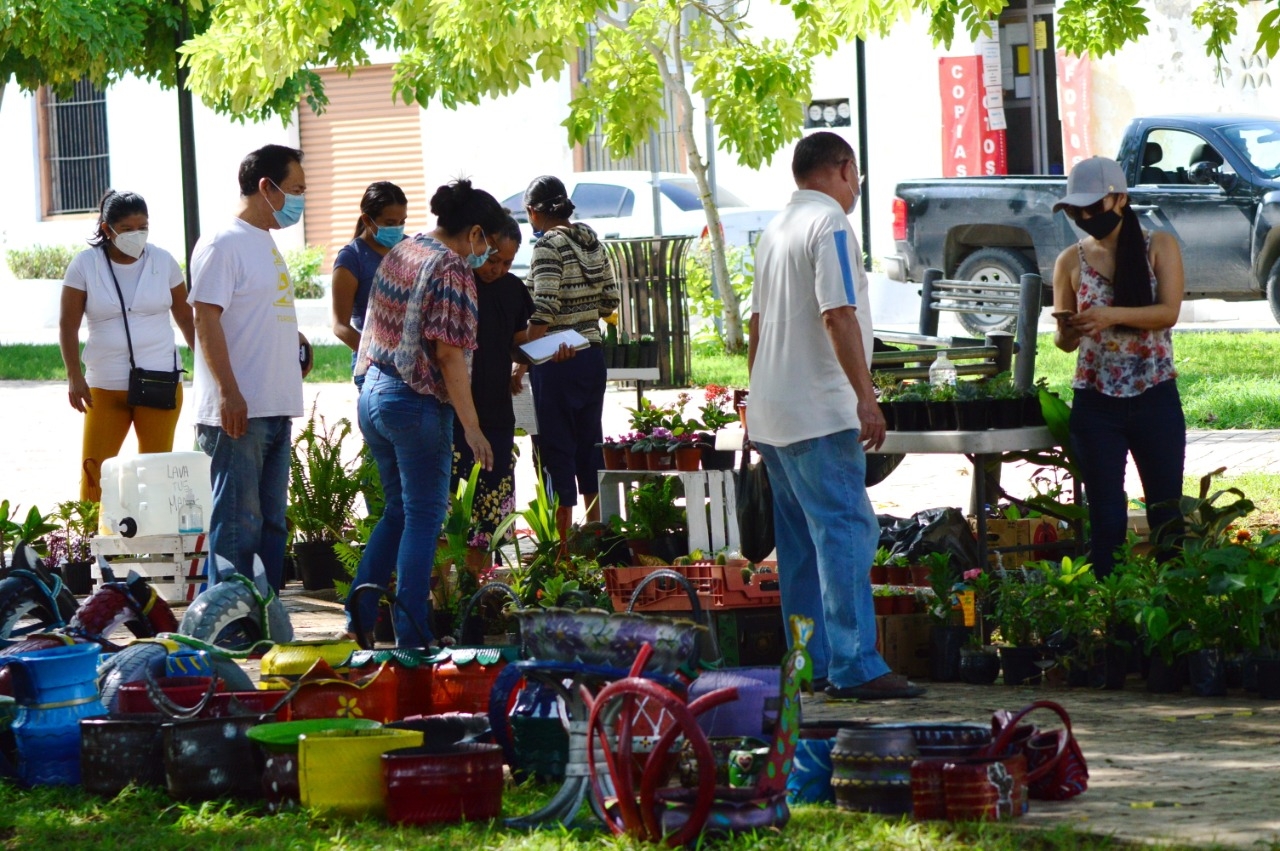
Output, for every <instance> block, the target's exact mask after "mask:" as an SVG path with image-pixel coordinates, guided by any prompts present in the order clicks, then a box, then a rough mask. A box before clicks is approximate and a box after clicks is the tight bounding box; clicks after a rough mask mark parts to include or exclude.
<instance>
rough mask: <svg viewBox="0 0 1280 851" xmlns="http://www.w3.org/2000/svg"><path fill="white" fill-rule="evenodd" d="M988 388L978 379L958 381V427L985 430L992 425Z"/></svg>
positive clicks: (969, 429) (956, 404) (960, 428)
mask: <svg viewBox="0 0 1280 851" xmlns="http://www.w3.org/2000/svg"><path fill="white" fill-rule="evenodd" d="M990 401H991V400H990V398H989V397H988V396H987V393H986V389H985V388H984V387H983V386H982V384H981V383H979V382H977V381H960V382H957V383H956V400H955V412H956V428H958V429H959V430H960V431H985V430H986V429H987V428H989V427H990V425H991V418H990V412H991V405H990Z"/></svg>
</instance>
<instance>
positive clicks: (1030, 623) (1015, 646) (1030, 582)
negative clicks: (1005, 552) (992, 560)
mask: <svg viewBox="0 0 1280 851" xmlns="http://www.w3.org/2000/svg"><path fill="white" fill-rule="evenodd" d="M1034 569H1035V568H1034V566H1033V567H1029V568H1028V569H1027V570H1008V571H1002V572H1001V573H1000V576H1001V580H1000V582H999V585H998V586H997V587H996V588H995V589H994V590H993V592H992V594H991V598H992V605H991V610H992V611H991V615H992V620H993V622H994V625H995V629H996V631H997V632H998V633H999V635H1000V645H999V646H1000V660H1001V665H1002V667H1003V668H1004V683H1005V685H1010V686H1014V685H1024V684H1025V685H1037V684H1039V682H1040V671H1039V668H1038V666H1037V665H1036V662H1037V661H1038V660H1039V658H1040V650H1039V648H1038V647H1037V646H1036V645H1037V643H1038V640H1039V639H1040V638H1041V637H1042V635H1041V632H1042V630H1043V629H1044V627H1043V626H1042V618H1043V612H1044V610H1045V609H1046V598H1048V597H1050V596H1051V595H1050V594H1049V593H1048V591H1047V586H1046V584H1045V583H1044V582H1043V581H1035V580H1034V579H1032V578H1031V577H1033V576H1035V573H1034V572H1033V571H1034ZM1037 578H1039V577H1037Z"/></svg>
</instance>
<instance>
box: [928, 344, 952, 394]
mask: <svg viewBox="0 0 1280 851" xmlns="http://www.w3.org/2000/svg"><path fill="white" fill-rule="evenodd" d="M929 383H930V384H932V385H934V386H937V385H939V384H951V385H955V383H956V365H955V364H953V363H952V362H951V359H950V358H948V357H947V353H946V352H942V351H940V352H938V357H937V358H936V359H935V360H934V362H933V365H932V366H930V367H929Z"/></svg>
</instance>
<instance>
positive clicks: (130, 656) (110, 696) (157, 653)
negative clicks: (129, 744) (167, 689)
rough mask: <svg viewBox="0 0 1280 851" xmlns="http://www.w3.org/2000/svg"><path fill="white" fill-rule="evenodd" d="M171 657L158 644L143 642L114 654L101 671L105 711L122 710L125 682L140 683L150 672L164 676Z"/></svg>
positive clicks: (99, 677) (165, 649)
mask: <svg viewBox="0 0 1280 851" xmlns="http://www.w3.org/2000/svg"><path fill="white" fill-rule="evenodd" d="M168 658H169V648H167V647H165V645H164V644H163V643H161V642H159V641H141V642H138V643H135V644H130V645H129V646H128V647H126V648H125V649H123V650H121V651H120V652H119V653H112V654H111V656H110V658H108V659H107V661H106V662H104V663H103V664H102V668H101V670H100V671H99V672H98V682H99V684H100V687H101V689H102V705H103V707H104V711H106V712H118V711H119V706H120V704H119V697H120V689H121V688H122V687H123V686H124V684H125V683H132V682H136V681H138V680H141V679H142V678H143V677H145V676H146V675H147V674H148V673H150V674H152V675H153V676H157V677H161V676H164V671H165V664H166V660H167V659H168ZM98 714H100V715H101V714H102V713H98Z"/></svg>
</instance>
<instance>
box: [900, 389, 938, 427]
mask: <svg viewBox="0 0 1280 851" xmlns="http://www.w3.org/2000/svg"><path fill="white" fill-rule="evenodd" d="M928 387H929V385H927V384H920V383H911V384H903V385H901V386H900V387H899V389H898V390H896V391H895V392H894V393H893V395H892V403H891V404H892V405H893V418H894V425H895V426H896V427H897V430H898V431H928V430H929V409H928V408H927V407H925V399H926V398H927V392H928Z"/></svg>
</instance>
